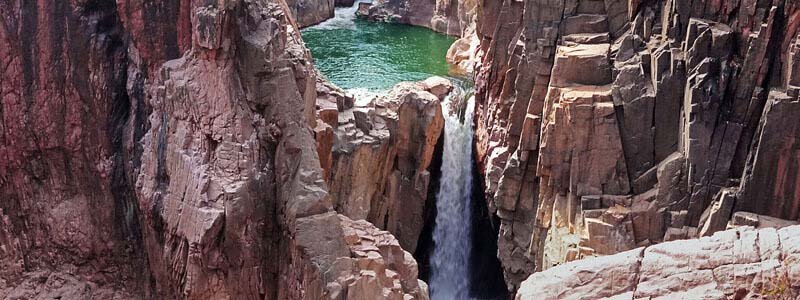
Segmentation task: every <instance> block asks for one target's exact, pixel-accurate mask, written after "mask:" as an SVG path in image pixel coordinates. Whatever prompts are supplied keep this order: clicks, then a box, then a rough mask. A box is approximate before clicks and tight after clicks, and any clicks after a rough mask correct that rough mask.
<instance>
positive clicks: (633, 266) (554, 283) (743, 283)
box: [516, 226, 800, 300]
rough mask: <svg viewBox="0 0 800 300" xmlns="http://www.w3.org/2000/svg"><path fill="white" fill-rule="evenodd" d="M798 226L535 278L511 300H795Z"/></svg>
mask: <svg viewBox="0 0 800 300" xmlns="http://www.w3.org/2000/svg"><path fill="white" fill-rule="evenodd" d="M799 259H800V226H791V227H785V228H780V229H776V228H763V229H754V228H752V227H743V228H740V229H735V230H729V231H722V232H717V233H715V234H714V235H713V236H710V237H703V238H701V239H693V240H682V241H674V242H667V243H663V244H658V245H653V246H649V247H642V248H637V249H634V250H630V251H625V252H621V253H618V254H614V255H610V256H604V257H598V258H591V259H585V260H581V261H575V262H571V263H567V264H564V265H560V266H557V267H554V268H551V269H548V270H546V271H543V272H539V273H535V274H533V275H532V276H531V277H529V278H528V279H527V280H525V281H524V282H523V283H522V285H521V288H520V289H519V292H518V293H517V295H516V299H520V300H521V299H795V298H796V297H798V296H800V284H798V278H800V274H798V272H800V269H798V266H797V261H798V260H799Z"/></svg>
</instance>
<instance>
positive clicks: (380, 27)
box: [302, 10, 455, 91]
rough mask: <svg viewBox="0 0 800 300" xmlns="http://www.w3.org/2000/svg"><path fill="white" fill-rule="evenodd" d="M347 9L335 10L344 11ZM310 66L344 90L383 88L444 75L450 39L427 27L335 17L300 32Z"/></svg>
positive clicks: (446, 70)
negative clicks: (310, 62)
mask: <svg viewBox="0 0 800 300" xmlns="http://www.w3.org/2000/svg"><path fill="white" fill-rule="evenodd" d="M347 13H351V12H350V11H338V10H337V14H347ZM302 35H303V40H304V41H305V43H306V46H307V47H308V48H309V49H310V50H311V54H312V56H313V58H314V65H315V66H316V67H317V68H318V69H319V70H320V71H321V72H322V73H323V74H325V76H326V77H327V78H328V79H329V80H330V81H331V82H333V83H334V84H336V85H338V86H339V87H341V88H344V89H356V88H360V89H367V90H370V91H379V90H386V89H389V88H391V87H392V86H394V85H395V84H397V83H398V82H401V81H419V80H423V79H425V78H428V77H430V76H433V75H439V76H447V75H448V69H449V67H448V64H447V62H446V61H445V55H446V54H447V49H448V48H449V47H450V45H451V44H452V43H453V42H454V41H455V39H454V38H452V37H449V36H446V35H443V34H440V33H437V32H434V31H432V30H430V29H427V28H422V27H415V26H408V25H401V24H386V23H376V22H370V21H366V20H360V19H356V18H353V17H352V15H350V16H347V15H345V16H342V15H337V17H336V18H334V19H332V20H329V21H328V22H325V23H323V24H320V25H317V26H314V27H310V28H307V29H305V30H303V31H302Z"/></svg>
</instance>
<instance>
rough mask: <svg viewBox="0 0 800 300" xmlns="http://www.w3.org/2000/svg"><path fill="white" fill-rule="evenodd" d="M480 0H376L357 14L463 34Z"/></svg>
mask: <svg viewBox="0 0 800 300" xmlns="http://www.w3.org/2000/svg"><path fill="white" fill-rule="evenodd" d="M478 2H479V0H375V1H372V2H371V3H369V4H364V5H366V6H365V7H364V8H363V10H362V9H361V8H360V9H359V12H358V14H359V15H360V16H362V17H365V18H368V19H370V20H374V21H381V22H390V23H401V24H410V25H415V26H422V27H427V28H430V29H433V30H435V31H437V32H441V33H444V34H447V35H453V36H462V35H464V32H465V31H467V29H468V28H470V26H472V25H473V24H474V23H475V20H474V18H475V15H476V13H477V10H478Z"/></svg>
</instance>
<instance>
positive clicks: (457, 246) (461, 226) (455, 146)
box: [430, 89, 474, 300]
mask: <svg viewBox="0 0 800 300" xmlns="http://www.w3.org/2000/svg"><path fill="white" fill-rule="evenodd" d="M462 97H464V95H463V91H461V90H459V89H457V90H456V91H454V92H452V93H450V95H449V96H448V97H447V99H446V100H445V101H444V102H443V103H442V107H443V111H445V112H448V111H449V110H450V109H451V108H453V107H457V106H458V105H454V106H451V105H450V103H449V102H452V101H460V100H461V99H462ZM473 106H474V99H473V98H472V97H470V99H469V100H468V101H467V103H466V108H465V109H466V112H465V115H464V121H463V122H461V120H460V118H459V114H457V113H455V114H450V113H445V126H444V131H445V136H444V149H443V153H442V174H441V179H440V181H439V192H438V194H437V195H436V210H437V213H436V224H435V225H434V229H433V241H434V248H433V255H432V257H431V264H432V265H431V279H430V287H431V299H433V300H440V299H441V300H452V299H455V300H460V299H468V296H469V277H470V274H469V271H470V270H469V257H470V250H471V248H472V241H471V239H472V234H471V232H472V218H471V209H470V208H471V206H472V197H471V196H472V110H473Z"/></svg>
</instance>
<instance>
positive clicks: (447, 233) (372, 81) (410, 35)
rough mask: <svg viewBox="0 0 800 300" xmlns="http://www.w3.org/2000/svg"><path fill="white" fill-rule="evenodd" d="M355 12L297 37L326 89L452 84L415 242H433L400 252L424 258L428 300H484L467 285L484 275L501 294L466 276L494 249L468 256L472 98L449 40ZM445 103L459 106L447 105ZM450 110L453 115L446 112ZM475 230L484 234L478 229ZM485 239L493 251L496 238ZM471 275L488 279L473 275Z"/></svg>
mask: <svg viewBox="0 0 800 300" xmlns="http://www.w3.org/2000/svg"><path fill="white" fill-rule="evenodd" d="M357 7H358V3H356V4H355V5H354V6H353V7H346V8H338V9H337V10H336V12H335V17H334V18H333V19H330V20H328V21H325V22H323V23H321V24H319V25H316V26H313V27H310V28H307V29H304V30H303V31H302V34H303V39H304V40H305V42H306V46H307V47H308V48H309V49H310V51H311V53H312V56H313V58H314V64H315V66H316V67H317V68H318V69H319V70H320V71H321V72H322V74H324V75H325V76H326V77H327V78H328V79H329V80H330V81H331V82H333V83H334V84H336V85H338V86H339V87H341V88H343V89H345V90H346V91H347V92H348V93H350V94H353V95H354V96H355V97H356V98H357V99H359V98H362V99H363V98H367V97H371V96H372V95H374V94H376V93H381V92H384V91H387V90H388V89H390V88H391V87H392V86H394V85H395V84H397V83H399V82H401V81H419V80H423V79H426V78H428V77H430V76H434V75H438V76H443V77H447V78H450V79H451V80H452V81H453V82H454V84H455V85H456V88H455V90H454V92H452V93H451V94H450V95H449V96H448V97H447V99H445V101H443V103H442V108H443V112H444V115H445V128H444V137H443V139H442V143H443V145H441V147H442V151H441V167H440V169H441V175H440V177H439V178H438V180H436V179H434V180H433V181H432V182H438V187H432V188H434V191H437V194H436V199H435V201H436V205H435V206H436V208H435V224H432V226H428V228H429V229H427V230H428V231H427V232H426V233H424V234H423V235H424V236H423V237H422V238H421V239H426V240H427V241H431V240H432V243H431V242H421V243H420V244H421V245H424V246H422V248H420V249H406V250H408V251H410V252H415V250H416V253H417V254H419V253H423V254H422V257H420V256H418V257H417V259H418V260H419V263H420V269H421V270H422V269H423V268H424V269H425V270H426V272H425V274H422V273H421V276H422V277H423V279H424V280H426V281H428V283H429V286H430V292H431V299H434V300H453V299H456V300H460V299H469V298H470V297H471V295H473V294H485V292H484V293H482V292H481V291H472V290H471V289H470V282H482V281H486V282H492V283H493V284H494V283H495V281H492V280H485V278H488V277H491V276H494V277H498V278H500V284H499V287H500V288H501V289H502V288H503V287H504V284H502V278H501V277H500V275H498V274H499V273H497V272H486V268H485V267H476V268H479V269H476V270H470V266H471V265H472V264H475V261H476V260H475V258H476V257H477V256H476V255H482V256H487V257H490V258H492V259H494V255H495V253H496V248H493V250H491V251H483V252H486V253H471V251H472V249H473V240H474V239H473V233H474V232H475V231H474V230H475V229H474V228H473V214H474V213H475V210H474V208H475V206H474V205H473V203H472V201H473V196H474V195H473V192H474V191H475V190H480V189H473V163H474V161H473V157H472V136H473V132H472V109H473V106H474V103H472V99H470V100H469V101H467V102H464V99H465V97H467V94H470V92H469V91H470V90H471V86H464V84H465V82H464V81H463V80H462V79H458V78H453V77H449V76H448V70H449V66H448V65H447V63H446V62H445V55H446V53H447V49H448V48H449V46H450V45H451V44H452V43H453V42H454V39H453V38H452V37H448V36H446V35H443V34H439V33H436V32H433V31H431V30H429V29H426V28H421V27H414V26H408V25H398V24H385V23H374V22H369V21H365V20H359V19H357V18H355V17H354V13H355V11H356V8H357ZM451 102H453V103H458V104H457V105H450V103H451ZM453 107H455V108H456V110H457V112H458V113H456V114H451V113H449V111H450V110H451V108H453ZM432 173H435V172H433V171H432ZM431 197H432V194H431ZM429 201H433V199H430V200H429ZM481 204H482V203H481ZM476 218H478V217H476ZM484 223H488V222H484ZM429 224H430V223H429ZM476 226H477V227H476V228H478V229H485V228H483V227H480V226H481V225H480V224H478V225H476ZM487 226H488V225H487ZM431 227H432V229H430V228H431ZM490 231H491V230H490ZM482 238H483V237H482ZM487 238H488V239H490V241H489V242H488V243H490V244H492V243H493V240H494V239H495V238H496V236H494V237H492V236H489V237H487ZM482 243H484V244H486V243H487V242H482ZM492 245H493V244H492ZM477 261H480V259H478V260H477ZM428 264H429V265H428ZM497 269H498V270H499V267H497ZM470 272H473V273H479V272H480V273H487V274H489V275H488V276H482V275H480V276H475V274H471V273H470ZM475 285H476V286H478V284H475ZM495 285H498V284H495ZM483 298H486V297H483ZM489 298H495V297H492V296H489Z"/></svg>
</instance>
